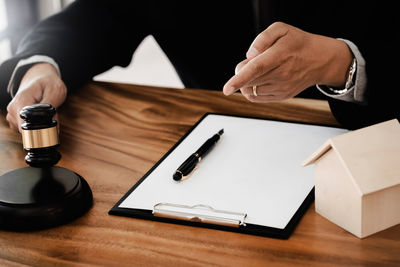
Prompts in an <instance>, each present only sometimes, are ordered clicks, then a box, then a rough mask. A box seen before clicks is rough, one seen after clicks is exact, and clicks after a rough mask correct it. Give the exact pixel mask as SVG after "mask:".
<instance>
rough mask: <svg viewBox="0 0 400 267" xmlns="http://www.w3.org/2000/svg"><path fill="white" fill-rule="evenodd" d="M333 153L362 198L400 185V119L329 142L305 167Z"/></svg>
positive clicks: (343, 135)
mask: <svg viewBox="0 0 400 267" xmlns="http://www.w3.org/2000/svg"><path fill="white" fill-rule="evenodd" d="M330 150H333V151H334V152H335V153H336V154H337V156H338V157H339V159H340V161H341V162H342V164H343V167H344V168H345V169H346V171H347V173H348V177H350V179H352V181H353V183H354V185H355V187H356V188H357V189H358V190H359V192H360V194H361V195H366V194H370V193H373V192H376V191H379V190H382V189H385V188H389V187H392V186H396V185H399V184H400V124H399V122H398V121H397V120H396V119H394V120H390V121H387V122H382V123H379V124H376V125H372V126H369V127H366V128H362V129H359V130H356V131H353V132H349V133H345V134H342V135H339V136H336V137H333V138H331V139H328V140H327V141H326V142H325V144H323V145H322V146H321V147H320V148H319V149H318V150H316V151H315V152H314V153H313V154H312V155H311V156H310V157H309V158H308V159H307V160H305V161H304V162H303V166H306V165H309V164H312V163H314V162H316V161H317V160H318V159H319V158H321V157H322V156H323V155H324V154H325V153H327V152H328V151H330Z"/></svg>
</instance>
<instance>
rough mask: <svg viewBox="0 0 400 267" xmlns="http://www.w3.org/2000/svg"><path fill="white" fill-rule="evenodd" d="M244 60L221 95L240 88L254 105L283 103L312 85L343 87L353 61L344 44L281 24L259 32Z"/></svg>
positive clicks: (278, 23)
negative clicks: (254, 90)
mask: <svg viewBox="0 0 400 267" xmlns="http://www.w3.org/2000/svg"><path fill="white" fill-rule="evenodd" d="M246 57H247V59H245V60H244V61H242V62H240V63H239V64H238V65H237V67H236V70H235V73H236V75H234V76H233V77H232V78H231V79H230V80H229V81H228V82H227V83H226V84H225V85H224V88H223V92H224V94H225V95H230V94H233V93H234V92H235V91H237V90H239V89H240V90H241V92H242V94H243V95H244V96H245V97H246V98H247V99H248V100H250V101H253V102H271V101H281V100H285V99H288V98H291V97H294V96H295V95H297V94H299V93H300V92H301V91H303V90H305V89H306V88H308V87H310V86H313V85H315V84H323V85H328V86H332V87H341V88H343V87H344V84H345V82H346V78H347V73H348V70H349V68H350V65H351V62H352V59H353V55H352V53H351V51H350V49H349V48H348V46H347V44H346V43H345V42H343V41H340V40H337V39H334V38H329V37H325V36H321V35H316V34H311V33H308V32H305V31H302V30H300V29H298V28H296V27H293V26H290V25H287V24H285V23H282V22H276V23H274V24H272V25H271V26H270V27H268V28H267V29H266V30H265V31H263V32H262V33H260V34H259V35H258V36H257V37H256V39H255V40H254V41H253V43H252V44H251V46H250V48H249V50H248V52H247V54H246ZM253 86H257V87H256V93H257V96H255V95H254V94H253Z"/></svg>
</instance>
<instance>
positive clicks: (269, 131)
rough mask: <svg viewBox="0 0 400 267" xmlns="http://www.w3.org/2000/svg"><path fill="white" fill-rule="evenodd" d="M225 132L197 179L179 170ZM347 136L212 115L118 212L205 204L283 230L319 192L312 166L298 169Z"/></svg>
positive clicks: (315, 128) (327, 129) (326, 130)
mask: <svg viewBox="0 0 400 267" xmlns="http://www.w3.org/2000/svg"><path fill="white" fill-rule="evenodd" d="M222 128H223V129H224V134H223V135H222V136H221V138H220V140H219V141H218V143H217V144H216V145H215V147H214V148H213V150H212V151H210V153H208V154H207V155H206V157H204V159H203V160H202V161H201V162H200V164H199V168H198V169H197V170H196V171H195V172H194V173H193V174H192V176H191V177H190V178H189V179H187V180H185V181H181V182H176V181H174V180H173V179H172V175H173V174H174V173H175V170H176V169H177V168H178V167H179V166H180V165H181V164H182V162H183V161H184V160H186V158H187V157H188V156H189V155H191V154H192V153H194V152H195V151H196V150H197V149H198V148H199V147H200V146H201V145H202V144H203V143H204V142H205V141H206V140H207V139H208V138H210V137H211V136H213V135H214V134H215V133H217V132H218V131H219V130H220V129H222ZM345 132H347V130H344V129H339V128H332V127H324V126H314V125H306V124H298V123H287V122H279V121H269V120H260V119H249V118H239V117H233V116H225V115H208V116H207V117H205V118H204V119H203V120H202V121H201V123H200V124H199V125H197V127H196V128H195V129H193V131H192V132H191V133H190V134H189V135H188V136H187V137H186V138H185V139H184V140H183V141H182V142H181V143H180V144H179V145H178V146H177V147H176V148H175V149H174V150H173V151H172V152H171V153H170V154H169V156H168V157H167V158H165V160H164V161H162V162H161V163H160V164H159V165H158V166H157V168H155V169H154V170H153V172H152V173H151V174H150V175H149V176H148V177H147V178H146V179H145V180H144V181H143V182H142V183H141V184H140V185H139V186H138V187H137V188H136V189H135V190H134V191H133V192H132V193H131V194H130V195H129V196H128V197H127V198H126V199H125V200H124V201H123V202H122V203H121V204H120V205H119V207H120V208H133V209H145V210H153V207H154V205H155V204H157V203H171V204H181V205H197V204H203V205H208V206H211V207H213V208H214V209H218V210H226V211H232V212H240V213H246V214H247V218H246V220H245V222H246V223H251V224H256V225H261V226H269V227H273V228H279V229H283V228H285V226H286V225H287V224H288V222H289V221H290V219H291V218H292V216H293V215H294V213H295V212H296V211H297V209H298V208H299V207H300V205H301V204H302V203H303V201H304V199H305V198H306V197H307V195H308V194H309V192H310V191H311V190H312V188H313V186H314V170H313V166H309V167H302V166H301V163H302V161H303V160H304V159H306V158H307V157H308V156H309V155H310V154H311V153H312V152H314V150H316V149H317V148H318V147H319V146H320V145H322V144H323V143H324V142H325V141H326V140H327V139H328V138H330V137H333V136H336V135H339V134H342V133H345Z"/></svg>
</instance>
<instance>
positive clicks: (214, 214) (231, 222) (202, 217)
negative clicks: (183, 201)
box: [153, 203, 247, 227]
mask: <svg viewBox="0 0 400 267" xmlns="http://www.w3.org/2000/svg"><path fill="white" fill-rule="evenodd" d="M153 215H154V216H157V217H164V218H171V219H178V220H185V221H191V222H201V223H209V224H217V225H224V226H230V227H239V226H246V223H245V219H246V217H247V214H246V213H240V212H232V211H224V210H216V209H214V208H213V207H211V206H208V205H203V204H199V205H194V206H187V205H180V204H170V203H158V204H155V205H154V208H153Z"/></svg>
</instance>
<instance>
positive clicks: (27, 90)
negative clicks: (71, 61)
mask: <svg viewBox="0 0 400 267" xmlns="http://www.w3.org/2000/svg"><path fill="white" fill-rule="evenodd" d="M66 97H67V87H66V86H65V84H64V82H63V81H62V80H61V79H60V76H59V75H58V73H57V71H56V69H55V68H54V67H53V66H52V65H51V64H48V63H38V64H35V65H33V66H32V67H31V68H30V69H29V70H28V71H27V72H26V73H25V75H24V77H23V78H22V80H21V83H20V86H19V89H18V92H17V93H16V95H15V96H14V98H13V99H12V101H11V102H10V103H9V104H8V106H7V112H8V113H7V117H6V119H7V121H8V123H9V125H10V128H12V129H14V130H15V131H18V130H19V131H21V128H20V126H21V123H22V122H23V120H22V119H21V118H20V117H19V112H20V110H21V109H22V108H23V107H24V106H28V105H32V104H38V103H46V104H51V105H52V106H53V107H55V108H58V107H59V106H60V105H61V104H62V103H63V102H64V101H65V99H66Z"/></svg>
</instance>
